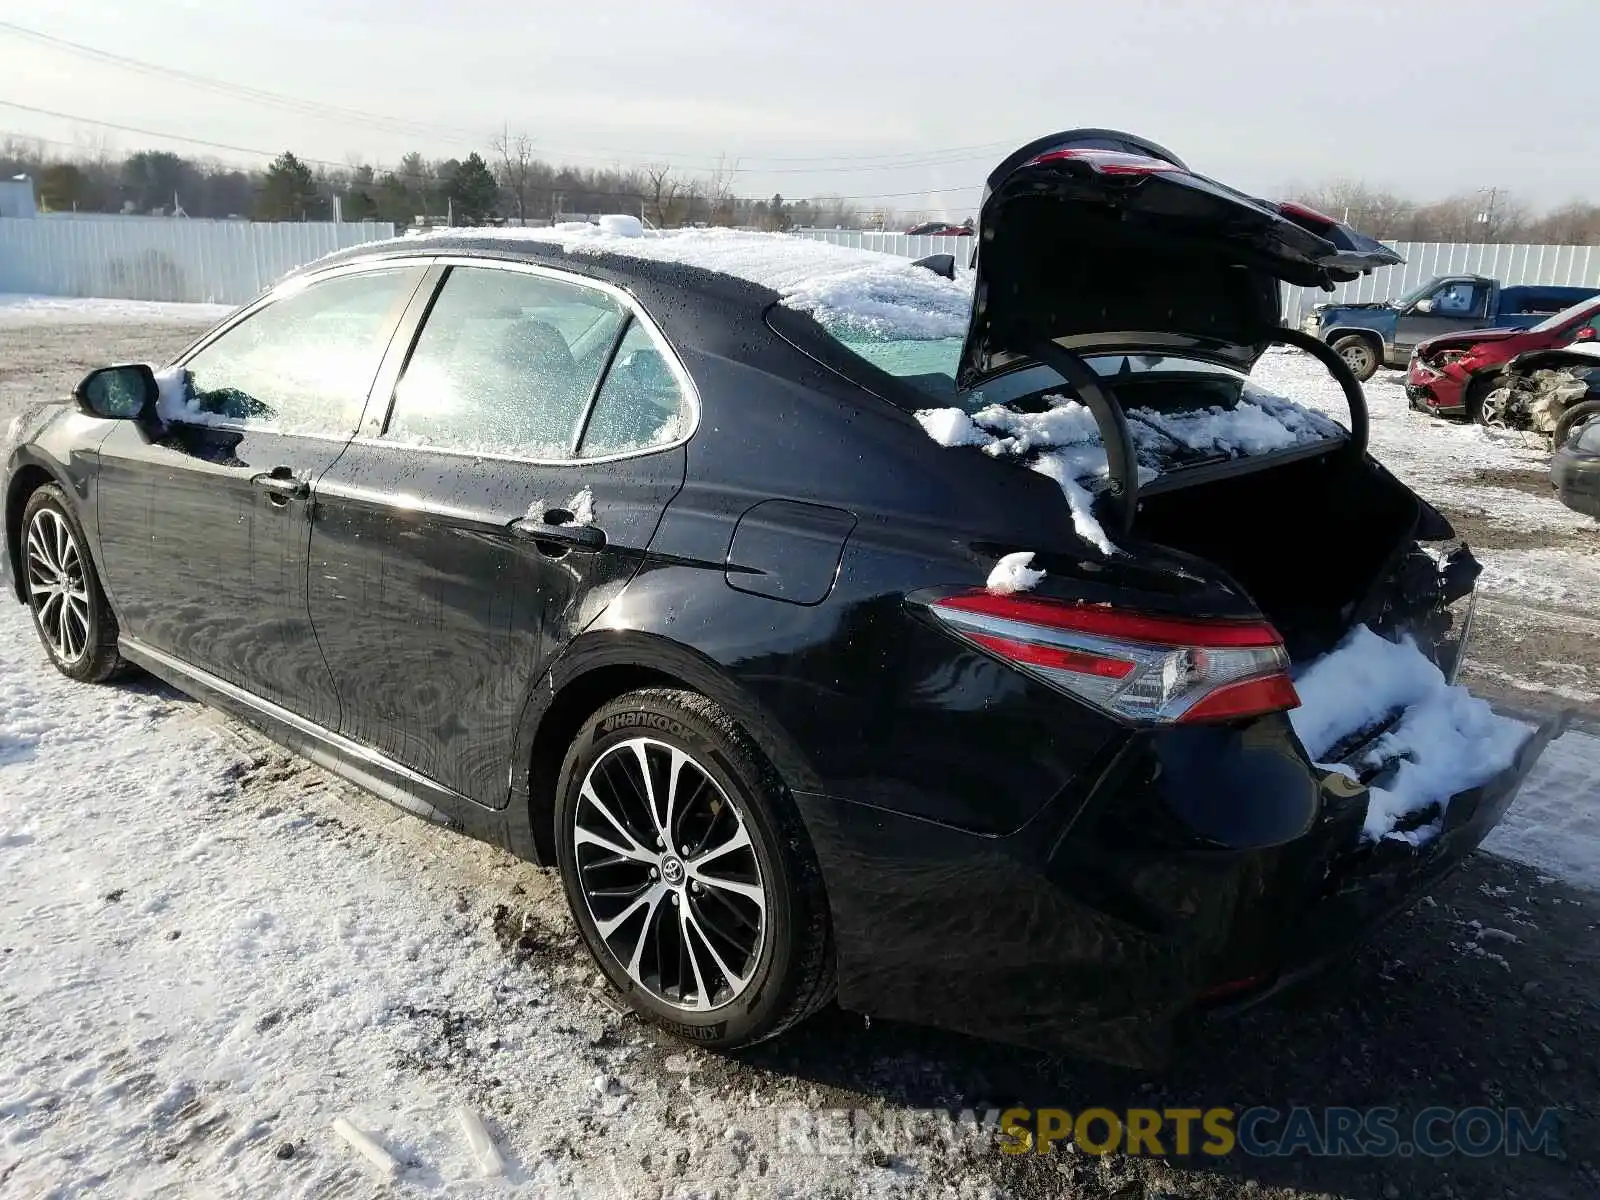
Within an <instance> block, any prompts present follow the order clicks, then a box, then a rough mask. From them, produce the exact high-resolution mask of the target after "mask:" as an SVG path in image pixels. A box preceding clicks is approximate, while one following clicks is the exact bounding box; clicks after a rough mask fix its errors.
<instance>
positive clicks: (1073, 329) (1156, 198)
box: [956, 130, 1402, 533]
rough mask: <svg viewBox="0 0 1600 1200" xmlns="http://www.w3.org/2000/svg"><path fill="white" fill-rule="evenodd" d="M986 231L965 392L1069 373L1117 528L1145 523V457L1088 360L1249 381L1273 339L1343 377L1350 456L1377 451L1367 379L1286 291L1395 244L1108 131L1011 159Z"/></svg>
mask: <svg viewBox="0 0 1600 1200" xmlns="http://www.w3.org/2000/svg"><path fill="white" fill-rule="evenodd" d="M978 234H979V236H978V239H977V248H976V250H975V252H974V260H973V265H974V267H975V270H976V275H977V278H976V281H975V289H974V295H973V303H972V315H971V320H970V323H969V326H968V330H967V336H966V339H965V342H964V344H963V347H962V353H961V360H960V365H959V368H958V371H957V375H956V382H957V386H958V388H959V389H960V390H961V391H963V392H969V391H972V390H973V389H976V388H978V387H980V386H981V385H984V384H986V383H988V382H990V381H994V380H997V379H998V378H999V377H1000V376H1002V375H1005V374H1007V373H1008V372H1011V371H1013V370H1016V369H1018V368H1020V367H1023V366H1027V365H1030V364H1043V365H1045V366H1048V367H1050V368H1051V369H1053V370H1054V371H1055V372H1056V373H1057V374H1059V375H1060V376H1061V377H1062V378H1063V379H1065V380H1066V382H1067V384H1068V385H1069V387H1070V388H1071V390H1072V391H1073V392H1074V393H1075V395H1076V398H1077V399H1078V400H1079V401H1080V402H1081V403H1083V404H1084V405H1085V406H1086V407H1087V408H1088V409H1089V410H1090V412H1091V413H1092V414H1093V416H1094V420H1095V423H1096V425H1097V426H1098V427H1099V430H1100V434H1101V440H1102V442H1103V443H1104V446H1105V455H1106V462H1107V467H1108V471H1107V478H1106V487H1105V491H1104V494H1103V495H1102V496H1101V498H1100V501H1099V505H1100V507H1101V508H1103V509H1104V510H1105V516H1106V518H1108V519H1107V521H1106V523H1107V524H1108V525H1109V527H1110V528H1111V530H1112V531H1113V532H1116V533H1126V532H1127V531H1128V530H1129V529H1130V528H1131V526H1132V521H1133V515H1134V513H1135V511H1136V509H1137V504H1138V492H1139V486H1140V485H1139V454H1138V449H1139V448H1138V446H1137V445H1136V443H1135V439H1134V436H1133V433H1132V432H1131V431H1130V428H1129V424H1128V419H1127V413H1126V412H1125V411H1124V408H1123V405H1122V403H1121V402H1120V400H1119V398H1118V397H1117V394H1116V389H1115V386H1114V384H1113V383H1111V382H1110V381H1104V380H1102V379H1100V378H1099V377H1098V376H1097V375H1096V373H1095V372H1094V371H1093V370H1092V369H1090V366H1089V364H1088V362H1087V359H1086V356H1104V355H1107V354H1116V353H1119V352H1120V353H1124V354H1136V353H1141V352H1142V353H1146V354H1149V353H1156V354H1167V355H1176V356H1181V357H1183V358H1185V359H1190V360H1195V361H1198V362H1201V363H1209V364H1214V365H1217V366H1223V367H1229V368H1232V369H1234V370H1238V371H1245V372H1248V371H1249V369H1250V367H1251V366H1252V365H1253V364H1254V362H1255V360H1256V359H1257V358H1258V357H1259V356H1260V355H1261V354H1262V353H1263V352H1264V351H1265V350H1266V348H1267V347H1268V346H1269V345H1270V344H1272V343H1273V342H1282V343H1286V344H1289V345H1293V346H1296V347H1299V348H1301V349H1303V350H1305V351H1306V352H1307V353H1310V354H1312V355H1314V356H1315V357H1317V358H1319V359H1320V360H1322V361H1323V363H1324V365H1326V366H1327V367H1328V369H1329V370H1330V371H1331V372H1332V373H1333V375H1334V377H1335V378H1336V379H1338V380H1339V382H1340V384H1341V386H1342V387H1343V389H1344V391H1345V395H1346V397H1347V399H1348V401H1349V404H1350V413H1351V435H1352V436H1351V438H1350V439H1349V440H1350V445H1349V447H1348V450H1349V453H1350V455H1351V457H1353V458H1358V457H1360V456H1361V455H1363V454H1364V453H1365V451H1366V434H1367V414H1366V405H1365V399H1364V397H1363V394H1362V391H1361V385H1360V384H1359V383H1358V382H1357V381H1356V379H1355V378H1354V376H1352V375H1351V374H1350V372H1349V369H1348V368H1347V367H1345V366H1344V364H1343V362H1342V360H1340V359H1339V358H1338V356H1337V355H1334V354H1333V353H1332V352H1331V351H1330V350H1328V348H1327V347H1326V346H1324V345H1323V344H1322V343H1321V342H1320V341H1318V340H1317V339H1315V338H1312V337H1309V336H1307V335H1305V334H1303V333H1301V332H1300V331H1298V330H1292V329H1287V328H1285V327H1284V326H1283V323H1282V307H1281V302H1280V297H1279V283H1280V281H1284V282H1289V283H1295V284H1300V285H1323V286H1332V284H1334V283H1336V282H1341V281H1346V280H1350V279H1354V278H1356V277H1357V276H1358V275H1360V274H1361V273H1362V272H1364V271H1369V270H1372V269H1373V268H1375V267H1380V266H1387V265H1390V264H1393V263H1397V262H1400V261H1402V260H1401V258H1400V256H1399V255H1397V254H1396V253H1395V252H1394V251H1392V250H1390V249H1389V248H1388V247H1386V246H1383V245H1381V244H1380V243H1378V242H1376V241H1373V240H1372V239H1371V238H1367V237H1364V236H1363V235H1361V234H1358V233H1356V232H1354V231H1353V230H1351V229H1348V228H1347V227H1345V226H1343V225H1340V224H1339V223H1338V222H1336V221H1333V220H1332V219H1331V218H1328V217H1324V216H1322V215H1321V214H1319V213H1315V212H1312V211H1311V210H1309V209H1306V208H1303V207H1301V206H1299V205H1294V204H1273V203H1269V202H1267V201H1262V200H1255V199H1252V198H1251V197H1249V196H1246V195H1245V194H1244V193H1242V192H1237V191H1234V190H1233V189H1232V188H1229V187H1225V186H1224V185H1222V184H1220V183H1217V182H1215V181H1214V180H1210V179H1207V178H1205V177H1203V176H1200V175H1196V174H1194V173H1193V172H1191V171H1190V170H1188V168H1187V167H1185V166H1184V164H1183V163H1182V161H1181V160H1180V159H1178V158H1177V157H1176V156H1175V155H1173V154H1172V153H1171V152H1170V151H1167V150H1164V149H1162V148H1161V147H1160V146H1157V145H1155V144H1154V143H1152V142H1147V141H1145V140H1143V139H1141V138H1137V137H1134V136H1132V135H1130V134H1124V133H1117V132H1114V131H1109V130H1074V131H1069V132H1066V133H1061V134H1055V135H1052V136H1051V137H1048V138H1042V139H1039V140H1038V141H1035V142H1032V143H1030V144H1029V145H1027V146H1024V147H1022V148H1021V149H1020V150H1018V151H1016V152H1015V153H1014V154H1012V155H1011V156H1010V157H1009V158H1007V159H1006V160H1005V161H1004V162H1003V163H1001V164H1000V166H999V167H997V168H996V169H995V171H994V172H993V173H992V174H991V175H990V176H989V181H988V184H987V186H986V190H985V194H984V199H983V204H982V208H981V211H980V219H979V226H978ZM1177 482H1178V481H1177V479H1176V478H1173V479H1168V480H1166V481H1165V482H1164V486H1168V487H1170V486H1174V485H1175V484H1176V483H1177Z"/></svg>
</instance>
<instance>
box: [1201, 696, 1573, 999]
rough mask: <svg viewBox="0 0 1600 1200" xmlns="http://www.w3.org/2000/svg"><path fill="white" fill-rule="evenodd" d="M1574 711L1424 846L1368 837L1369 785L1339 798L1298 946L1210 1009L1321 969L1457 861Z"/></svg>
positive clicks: (1337, 786)
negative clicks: (1363, 835) (1256, 982)
mask: <svg viewBox="0 0 1600 1200" xmlns="http://www.w3.org/2000/svg"><path fill="white" fill-rule="evenodd" d="M1568 717H1569V714H1567V713H1565V712H1563V713H1561V714H1559V715H1558V716H1556V717H1553V718H1551V719H1549V720H1547V721H1545V722H1543V723H1542V724H1541V725H1539V726H1538V727H1537V728H1536V729H1535V730H1534V731H1533V733H1532V734H1531V735H1530V736H1529V738H1528V739H1527V741H1525V742H1524V743H1523V744H1522V747H1521V749H1520V750H1518V752H1517V756H1516V759H1515V761H1514V762H1513V763H1512V764H1511V766H1509V767H1507V768H1506V769H1505V770H1504V771H1502V772H1501V773H1500V774H1499V775H1498V776H1496V777H1495V778H1494V779H1492V780H1490V781H1489V782H1487V783H1485V784H1481V785H1480V786H1478V787H1475V788H1471V789H1469V790H1467V791H1465V792H1461V793H1458V794H1457V795H1455V796H1453V797H1452V798H1451V799H1450V801H1449V804H1448V806H1447V807H1446V808H1445V810H1444V814H1443V828H1442V829H1441V830H1440V831H1439V833H1438V834H1437V835H1436V836H1434V837H1433V838H1432V839H1431V840H1429V841H1428V842H1426V843H1424V844H1422V845H1413V844H1412V843H1411V842H1409V841H1407V840H1405V839H1404V838H1401V837H1389V838H1384V839H1383V840H1381V841H1378V842H1370V841H1362V840H1361V839H1360V831H1361V826H1362V822H1363V819H1364V817H1365V814H1366V802H1365V797H1364V789H1362V794H1361V795H1348V796H1347V797H1345V798H1343V799H1333V800H1332V802H1331V803H1330V807H1329V810H1328V817H1327V819H1326V821H1325V822H1324V824H1323V826H1322V829H1321V831H1320V840H1321V842H1322V854H1323V855H1325V861H1326V863H1327V870H1326V874H1325V876H1324V878H1323V880H1322V883H1321V886H1319V887H1318V888H1317V889H1316V890H1315V892H1314V893H1313V894H1312V895H1311V896H1310V897H1309V898H1308V900H1307V902H1306V903H1305V904H1304V907H1303V912H1304V917H1303V919H1302V920H1301V921H1300V922H1299V923H1298V925H1297V926H1296V927H1295V932H1296V943H1295V945H1294V946H1293V947H1291V948H1290V949H1289V950H1288V952H1287V953H1286V954H1285V955H1284V957H1283V958H1282V960H1281V963H1280V965H1279V966H1278V967H1277V969H1276V970H1275V971H1274V972H1273V973H1272V975H1271V976H1270V978H1267V979H1264V980H1262V981H1261V984H1260V986H1259V987H1254V988H1250V989H1248V990H1245V991H1242V992H1240V993H1238V994H1236V995H1234V996H1231V997H1229V998H1228V999H1227V1000H1226V1001H1225V1002H1222V1003H1218V1004H1210V1005H1203V1006H1202V1007H1203V1009H1204V1012H1205V1015H1207V1016H1208V1017H1210V1018H1213V1019H1215V1018H1220V1017H1226V1016H1231V1015H1234V1014H1237V1013H1238V1012H1241V1011H1243V1010H1246V1009H1249V1008H1253V1007H1255V1006H1256V1005H1258V1004H1260V1003H1261V1002H1262V1001H1264V1000H1267V999H1269V998H1271V997H1272V996H1274V995H1277V994H1278V993H1280V992H1282V991H1285V990H1287V989H1289V988H1291V987H1293V986H1295V985H1296V984H1298V983H1301V982H1304V981H1305V980H1306V979H1308V978H1311V977H1314V976H1316V975H1318V974H1320V973H1321V972H1322V971H1324V970H1326V969H1327V968H1329V967H1330V966H1332V965H1334V964H1336V963H1338V962H1339V961H1341V960H1343V959H1344V958H1345V957H1346V956H1348V955H1349V954H1350V953H1352V952H1353V951H1354V950H1356V949H1357V948H1358V947H1359V946H1360V945H1361V944H1362V943H1363V942H1364V941H1366V940H1367V939H1368V938H1369V937H1370V936H1371V935H1372V934H1373V933H1375V932H1377V930H1378V929H1380V928H1381V927H1382V926H1383V924H1384V923H1385V922H1386V921H1388V919H1389V918H1391V917H1393V916H1395V915H1397V914H1398V913H1399V912H1401V911H1403V910H1404V909H1405V908H1407V907H1408V906H1409V905H1411V904H1412V903H1413V902H1415V901H1416V900H1417V899H1418V898H1419V897H1420V896H1421V895H1422V894H1423V893H1425V892H1426V891H1427V890H1428V888H1429V887H1431V886H1432V885H1433V884H1435V883H1437V882H1438V881H1439V880H1440V879H1442V878H1443V877H1444V876H1446V875H1448V874H1449V873H1450V872H1451V871H1452V870H1454V869H1455V868H1456V867H1458V866H1459V865H1460V864H1461V862H1462V861H1463V860H1464V859H1465V858H1466V857H1467V855H1469V854H1470V853H1471V852H1472V851H1474V850H1476V849H1477V848H1478V847H1479V846H1480V845H1482V844H1483V841H1484V839H1485V838H1487V837H1488V836H1489V833H1490V832H1491V831H1492V830H1493V829H1494V827H1495V826H1496V825H1498V824H1499V823H1500V819H1501V818H1502V817H1503V816H1505V813H1506V810H1507V809H1508V808H1510V807H1511V803H1512V801H1513V800H1515V799H1516V795H1517V791H1518V789H1519V788H1520V787H1521V786H1522V781H1523V780H1524V779H1525V778H1526V777H1527V775H1528V773H1529V772H1530V771H1532V770H1533V767H1534V764H1536V763H1537V762H1538V761H1539V757H1540V755H1542V754H1543V753H1544V751H1545V749H1546V748H1547V747H1548V746H1549V745H1550V743H1551V742H1552V741H1554V740H1555V739H1556V738H1557V737H1559V736H1561V734H1562V732H1563V731H1564V730H1565V729H1566V725H1567V721H1568ZM1323 786H1324V788H1325V789H1327V790H1328V791H1329V792H1330V793H1333V794H1334V796H1337V794H1338V793H1340V792H1342V791H1344V790H1346V788H1347V786H1348V785H1347V783H1346V781H1345V780H1344V778H1343V777H1342V776H1340V775H1338V774H1335V773H1330V774H1329V775H1328V776H1326V777H1325V778H1324V780H1323Z"/></svg>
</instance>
